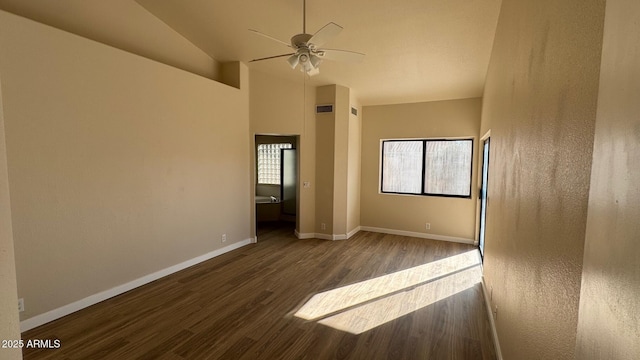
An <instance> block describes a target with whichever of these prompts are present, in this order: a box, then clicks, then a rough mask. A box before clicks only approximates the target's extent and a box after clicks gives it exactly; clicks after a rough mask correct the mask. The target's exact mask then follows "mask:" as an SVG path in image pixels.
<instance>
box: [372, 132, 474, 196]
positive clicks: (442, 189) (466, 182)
mask: <svg viewBox="0 0 640 360" xmlns="http://www.w3.org/2000/svg"><path fill="white" fill-rule="evenodd" d="M472 157H473V140H472V139H460V140H439V139H420V140H384V141H382V160H381V162H382V164H381V165H382V176H381V179H380V188H381V191H382V192H383V193H393V194H414V195H438V196H454V197H464V198H469V197H471V169H472V167H471V165H472Z"/></svg>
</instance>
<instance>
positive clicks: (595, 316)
mask: <svg viewBox="0 0 640 360" xmlns="http://www.w3.org/2000/svg"><path fill="white" fill-rule="evenodd" d="M639 34H640V2H638V1H637V0H608V1H607V10H606V17H605V27H604V44H603V49H602V67H601V70H600V93H599V96H598V113H597V119H596V133H595V146H594V149H593V165H592V172H591V174H592V175H591V192H590V196H589V216H588V218H587V237H586V243H585V255H584V265H583V273H582V293H581V296H580V315H579V321H578V341H577V347H576V359H584V360H589V359H607V360H623V359H640V260H639V259H640V115H639V114H640V101H639V99H640V66H639V64H640V35H639Z"/></svg>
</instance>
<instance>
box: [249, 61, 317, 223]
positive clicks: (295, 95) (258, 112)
mask: <svg viewBox="0 0 640 360" xmlns="http://www.w3.org/2000/svg"><path fill="white" fill-rule="evenodd" d="M300 76H302V74H300ZM250 77H251V87H250V119H251V128H250V133H251V137H253V135H255V134H271V135H278V134H279V135H299V136H300V137H299V143H298V149H299V151H298V154H299V160H298V161H299V165H300V166H299V167H298V182H299V184H300V188H299V192H298V202H299V205H298V206H299V208H298V217H297V222H298V224H297V230H298V232H300V233H314V232H315V216H316V215H315V214H316V209H315V194H316V178H315V177H316V121H315V113H314V104H315V96H316V95H315V88H314V87H311V86H308V85H305V84H304V83H303V81H300V82H299V83H296V82H291V81H287V80H283V79H280V78H277V77H274V76H272V75H268V74H265V73H262V72H259V71H254V70H252V71H251V76H250ZM301 80H302V78H301ZM248 166H249V167H250V168H251V169H252V170H251V171H252V172H253V178H252V179H253V183H252V184H255V170H253V169H254V167H255V154H254V151H253V150H252V155H251V163H250V164H248ZM305 181H307V182H309V183H310V184H311V186H310V187H309V188H303V187H302V184H303V182H305ZM252 186H253V185H252ZM254 226H255V225H254Z"/></svg>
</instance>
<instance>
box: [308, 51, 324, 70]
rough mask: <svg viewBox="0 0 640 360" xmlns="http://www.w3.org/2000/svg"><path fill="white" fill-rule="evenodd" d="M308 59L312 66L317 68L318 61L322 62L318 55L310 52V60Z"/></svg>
mask: <svg viewBox="0 0 640 360" xmlns="http://www.w3.org/2000/svg"><path fill="white" fill-rule="evenodd" d="M310 61H311V65H312V66H313V67H314V68H317V67H318V66H320V63H321V62H322V59H320V57H319V56H316V55H313V54H311V60H310Z"/></svg>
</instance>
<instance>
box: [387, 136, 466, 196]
mask: <svg viewBox="0 0 640 360" xmlns="http://www.w3.org/2000/svg"><path fill="white" fill-rule="evenodd" d="M404 141H407V142H416V141H421V142H422V178H421V179H420V184H421V192H419V193H412V192H397V191H384V144H385V143H386V142H404ZM444 141H470V142H471V161H470V163H469V195H456V194H440V193H427V192H425V177H426V174H427V167H426V156H427V142H444ZM474 153H475V138H473V137H461V138H416V139H413V138H406V139H381V140H380V161H379V165H380V176H379V178H378V180H379V187H378V191H379V193H380V194H387V195H406V196H437V197H447V198H459V199H471V198H472V197H473V156H474Z"/></svg>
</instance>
